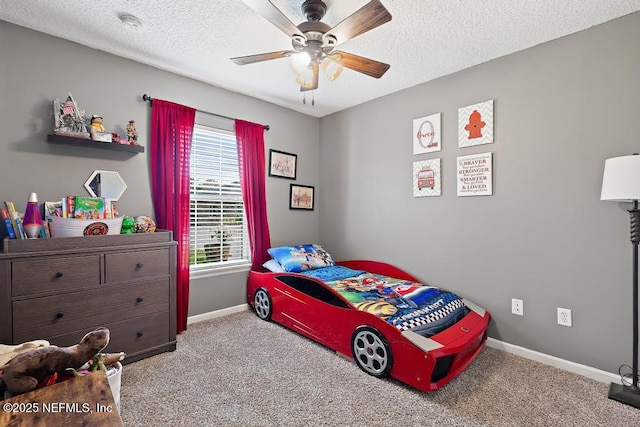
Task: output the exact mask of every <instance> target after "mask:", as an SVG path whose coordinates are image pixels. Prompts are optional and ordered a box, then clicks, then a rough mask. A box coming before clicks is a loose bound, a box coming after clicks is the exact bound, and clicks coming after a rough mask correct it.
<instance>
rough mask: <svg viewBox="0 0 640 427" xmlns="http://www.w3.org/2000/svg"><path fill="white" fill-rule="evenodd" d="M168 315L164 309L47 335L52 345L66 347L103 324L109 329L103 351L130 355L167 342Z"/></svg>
mask: <svg viewBox="0 0 640 427" xmlns="http://www.w3.org/2000/svg"><path fill="white" fill-rule="evenodd" d="M169 317H170V316H169V312H168V311H164V312H160V313H155V314H150V315H148V316H143V317H138V318H135V319H129V320H123V321H121V322H113V323H108V324H105V325H100V324H98V323H94V324H92V325H91V326H90V327H85V328H83V329H81V330H79V331H74V332H70V333H68V334H63V335H56V336H53V337H49V338H48V340H49V342H50V343H51V344H52V345H57V346H64V347H67V346H70V345H74V344H77V343H79V342H80V340H81V339H82V337H83V336H84V335H85V334H86V333H87V332H90V331H92V330H94V329H95V328H97V327H98V326H104V327H106V328H108V329H109V332H110V337H111V339H110V341H109V345H108V346H107V348H105V349H104V352H106V353H119V352H121V351H124V352H125V353H127V354H128V355H132V354H134V353H137V352H139V351H143V350H147V349H150V348H152V347H156V346H160V345H163V344H167V343H168V342H169Z"/></svg>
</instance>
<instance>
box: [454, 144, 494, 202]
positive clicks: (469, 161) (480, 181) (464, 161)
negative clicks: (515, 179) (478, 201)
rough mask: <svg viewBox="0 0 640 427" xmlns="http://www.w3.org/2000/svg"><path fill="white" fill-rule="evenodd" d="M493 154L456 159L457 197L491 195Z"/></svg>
mask: <svg viewBox="0 0 640 427" xmlns="http://www.w3.org/2000/svg"><path fill="white" fill-rule="evenodd" d="M492 155H493V153H481V154H473V155H471V156H460V157H458V173H457V178H458V197H462V196H491V195H492V194H493V162H492V158H493V156H492Z"/></svg>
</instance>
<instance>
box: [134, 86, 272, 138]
mask: <svg viewBox="0 0 640 427" xmlns="http://www.w3.org/2000/svg"><path fill="white" fill-rule="evenodd" d="M142 100H143V101H145V102H148V103H149V105H151V102H152V101H153V98H151V97H150V96H149V95H147V94H146V93H145V94H144V95H142ZM196 111H198V112H200V113H205V114H211V115H212V116H216V117H220V118H223V119H229V120H236V119H234V118H233V117H228V116H223V115H222V114H216V113H211V112H209V111H203V110H198V109H196ZM269 129H270V127H269V125H264V130H269Z"/></svg>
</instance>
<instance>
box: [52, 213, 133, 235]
mask: <svg viewBox="0 0 640 427" xmlns="http://www.w3.org/2000/svg"><path fill="white" fill-rule="evenodd" d="M122 218H123V217H121V216H120V217H118V218H102V219H77V218H62V217H59V216H54V217H51V222H50V223H49V230H50V231H51V237H82V236H96V235H102V234H109V235H111V234H120V229H121V228H122Z"/></svg>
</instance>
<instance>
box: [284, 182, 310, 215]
mask: <svg viewBox="0 0 640 427" xmlns="http://www.w3.org/2000/svg"><path fill="white" fill-rule="evenodd" d="M314 191H315V187H312V186H310V185H298V184H291V187H290V189H289V209H302V210H307V211H312V210H313V202H314V198H315V197H314Z"/></svg>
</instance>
